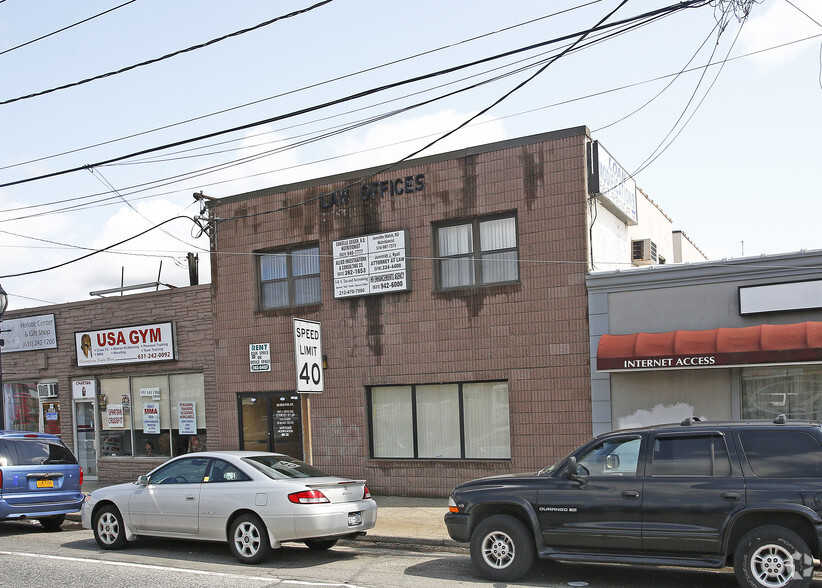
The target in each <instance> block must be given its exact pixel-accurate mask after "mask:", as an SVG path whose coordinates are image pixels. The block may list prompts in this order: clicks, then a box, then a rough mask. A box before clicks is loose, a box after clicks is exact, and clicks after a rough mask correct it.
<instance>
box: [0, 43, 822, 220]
mask: <svg viewBox="0 0 822 588" xmlns="http://www.w3.org/2000/svg"><path fill="white" fill-rule="evenodd" d="M820 36H822V35H812V36H810V37H804V38H802V39H797V40H794V41H790V42H787V43H782V44H779V45H775V46H772V47H768V48H765V49H760V50H757V51H754V52H750V53H745V54H742V55H738V56H736V57H729V58H726V59H724V60H723V61H721V62H711V63H707V64H705V65H700V66H697V67H692V68H689V69H684V70H680V71H678V72H675V73H671V74H665V75H662V76H657V77H654V78H649V79H646V80H642V81H639V82H633V83H630V84H626V85H623V86H617V87H614V88H609V89H607V90H602V91H599V92H594V93H592V94H587V95H583V96H578V97H575V98H571V99H568V100H563V101H560V102H554V103H552V104H547V105H545V106H541V107H539V108H533V109H530V110H526V111H520V112H517V113H513V114H509V115H505V116H503V117H500V118H503V119H504V118H511V117H516V116H522V115H525V114H531V113H533V112H537V111H540V110H546V109H549V108H554V107H556V106H561V105H564V104H569V103H572V102H577V101H581V100H587V99H589V98H595V97H599V96H603V95H606V94H610V93H614V92H620V91H623V90H626V89H631V88H635V87H638V86H640V85H644V84H648V83H653V82H657V81H661V80H664V79H666V78H677V77H679V76H681V75H682V74H686V73H693V72H695V71H700V70H704V69H706V68H709V67H713V66H715V65H722V64H724V63H728V62H731V61H736V60H739V59H744V58H747V57H751V56H754V55H758V54H761V53H764V52H767V51H773V50H776V49H782V48H784V47H787V46H790V45H793V44H796V43H801V42H805V41H809V40H813V39H817V38H819V37H820ZM658 95H659V94H657V96H658ZM646 104H648V103H646ZM634 112H636V111H634ZM632 114H633V113H632ZM629 116H631V115H628V116H624V117H622V118H620V119H619V120H617V121H615V123H609V124H608V125H605V126H604V127H599V128H597V129H593V132H599V131H601V130H602V129H604V128H607V127H609V126H612V125H613V124H616V123H617V122H621V121H623V120H625V119H626V118H628V117H629ZM481 124H484V123H481ZM297 126H299V125H297ZM435 135H436V134H430V135H426V136H422V137H414V138H411V139H407V140H404V141H399V142H396V143H391V144H388V145H380V146H377V147H373V148H370V149H367V150H363V151H358V152H349V153H346V154H343V155H339V156H334V157H327V158H323V159H319V160H313V161H308V162H305V163H302V164H298V165H296V166H292V167H290V168H278V169H273V170H270V171H266V172H261V173H257V174H252V175H245V176H239V177H235V178H231V179H227V180H223V181H221V182H218V183H217V184H225V183H230V182H233V181H239V180H243V179H248V178H250V177H255V176H259V175H266V174H270V173H278V172H281V171H285V170H287V169H293V168H294V167H305V166H309V165H314V164H316V163H322V162H326V161H329V160H333V159H340V158H343V157H348V156H350V155H357V154H360V153H363V152H366V151H374V150H377V149H382V148H385V147H389V146H392V145H397V144H400V143H407V142H410V141H414V140H417V139H421V138H425V137H431V136H435ZM293 138H294V137H292V139H293ZM284 140H288V139H284ZM295 146H296V145H295ZM252 147H258V145H255V146H252ZM289 148H290V147H289ZM224 165H229V166H230V165H231V162H229V163H228V164H224ZM237 165H239V163H238V164H237ZM211 171H215V170H213V169H212V168H201V169H200V170H195V171H192V172H189V173H187V174H184V175H186V176H188V177H187V178H186V179H191V178H192V177H194V175H203V174H205V173H211ZM177 177H179V176H172V177H168V178H162V179H158V180H155V181H152V182H147V183H144V184H138V185H132V186H128V187H127V188H125V189H126V190H134V191H132V192H129V193H127V194H126V196H130V195H134V194H137V193H139V192H143V191H145V190H149V189H153V188H159V187H162V186H163V185H169V184H171V183H175V182H174V181H168V180H175V179H176V178H177ZM180 181H182V180H180ZM160 182H165V183H164V184H161V183H160ZM215 185H216V184H215ZM136 188H139V189H136ZM199 188H200V186H192V187H190V188H181V190H196V189H199ZM177 191H178V190H174V191H169V192H164V193H160V194H154V195H149V196H144V197H141V199H144V198H154V197H158V196H163V195H166V194H170V193H174V192H177ZM106 194H107V193H96V194H90V195H86V196H78V197H74V198H68V199H64V200H57V201H53V202H48V203H40V204H33V205H27V206H21V207H17V208H9V209H5V210H2V211H0V212H14V211H19V210H29V209H34V208H40V207H43V206H50V205H53V204H61V203H68V202H72V201H77V200H86V199H90V198H95V197H101V196H105V195H106ZM117 199H118V197H117V196H109V197H105V198H102V199H100V200H96V201H94V202H90V203H86V204H77V205H73V206H69V207H65V208H62V209H57V210H51V211H46V212H43V213H36V214H32V215H27V216H21V217H16V218H10V219H3V220H2V221H0V222H10V221H18V220H25V219H29V218H36V217H39V216H43V215H50V214H58V213H61V212H72V211H76V210H81V209H86V208H91V207H97V206H106V205H110V204H113V202H111V201H112V200H117Z"/></svg>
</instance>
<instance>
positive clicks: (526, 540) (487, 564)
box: [471, 515, 535, 582]
mask: <svg viewBox="0 0 822 588" xmlns="http://www.w3.org/2000/svg"><path fill="white" fill-rule="evenodd" d="M534 552H535V548H534V538H533V537H532V535H531V532H530V531H529V530H528V527H526V526H525V525H524V524H523V523H522V522H521V521H520V520H518V519H515V518H514V517H511V516H508V515H494V516H492V517H488V518H487V519H485V520H484V521H482V522H481V523H480V524H479V525H478V526H477V528H476V529H475V530H474V532H473V533H472V534H471V561H473V562H474V565H475V566H476V568H477V569H478V570H479V572H480V574H482V575H483V576H484V577H486V578H488V579H489V580H495V581H498V582H513V581H515V580H519V579H520V578H522V577H523V576H524V575H525V574H526V573H528V570H530V569H531V565H532V564H533V563H534Z"/></svg>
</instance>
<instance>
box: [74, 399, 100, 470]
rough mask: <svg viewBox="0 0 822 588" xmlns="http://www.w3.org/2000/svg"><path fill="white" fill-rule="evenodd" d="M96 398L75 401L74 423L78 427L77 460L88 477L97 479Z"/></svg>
mask: <svg viewBox="0 0 822 588" xmlns="http://www.w3.org/2000/svg"><path fill="white" fill-rule="evenodd" d="M94 404H95V403H94V400H92V399H89V400H82V401H79V400H77V401H75V402H74V424H75V426H76V427H77V431H76V435H77V437H76V441H75V447H76V448H77V461H79V462H80V467H82V468H83V474H84V476H85V477H86V478H88V479H92V480H95V479H97V450H96V443H97V433H96V431H97V427H96V425H95V422H94V415H95V414H97V412H96V411H95V410H94Z"/></svg>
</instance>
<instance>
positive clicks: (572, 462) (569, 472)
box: [562, 456, 588, 486]
mask: <svg viewBox="0 0 822 588" xmlns="http://www.w3.org/2000/svg"><path fill="white" fill-rule="evenodd" d="M562 475H563V476H565V477H566V478H568V479H569V480H571V481H573V482H576V483H577V484H579V485H580V486H584V485H585V484H587V483H588V478H586V477H585V476H580V475H579V470H578V468H577V458H576V457H574V456H571V457H569V458H568V466H567V467H566V468H565V471H564V472H562Z"/></svg>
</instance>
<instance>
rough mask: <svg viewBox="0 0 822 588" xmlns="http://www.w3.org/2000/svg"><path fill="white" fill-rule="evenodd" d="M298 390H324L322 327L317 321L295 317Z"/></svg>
mask: <svg viewBox="0 0 822 588" xmlns="http://www.w3.org/2000/svg"><path fill="white" fill-rule="evenodd" d="M293 325H294V352H295V356H296V357H295V358H296V363H297V392H322V391H323V383H324V382H323V343H322V328H321V326H320V323H318V322H316V321H307V320H304V319H297V318H295V319H293Z"/></svg>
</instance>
